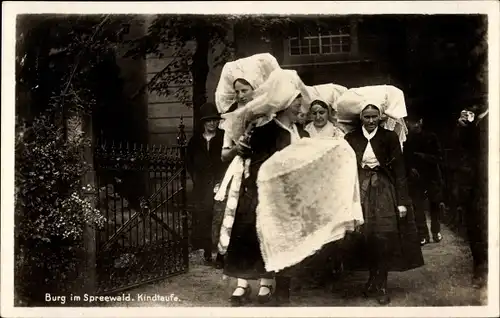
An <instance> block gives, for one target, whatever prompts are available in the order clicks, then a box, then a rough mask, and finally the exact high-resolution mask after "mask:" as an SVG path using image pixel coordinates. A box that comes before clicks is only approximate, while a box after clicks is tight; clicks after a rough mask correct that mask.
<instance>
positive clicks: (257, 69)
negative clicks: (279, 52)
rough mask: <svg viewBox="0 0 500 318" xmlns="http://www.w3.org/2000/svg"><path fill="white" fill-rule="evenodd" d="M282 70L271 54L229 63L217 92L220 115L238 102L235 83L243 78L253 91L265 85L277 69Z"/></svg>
mask: <svg viewBox="0 0 500 318" xmlns="http://www.w3.org/2000/svg"><path fill="white" fill-rule="evenodd" d="M278 68H280V66H279V64H278V61H276V58H275V57H274V56H272V55H271V54H269V53H259V54H255V55H252V56H249V57H245V58H242V59H238V60H236V61H231V62H227V63H226V64H225V65H224V67H223V68H222V72H221V76H220V80H219V84H218V85H217V89H216V90H215V105H216V106H217V110H218V111H219V113H225V112H227V110H228V109H229V108H230V107H231V105H232V104H234V102H235V101H236V94H235V92H234V87H233V85H234V81H235V80H237V79H239V78H242V79H244V80H246V81H247V82H248V83H250V85H252V87H253V89H254V90H255V89H257V88H258V87H259V86H260V85H261V84H262V83H264V82H265V81H266V80H267V78H268V77H269V75H270V74H271V73H272V71H274V70H275V69H278Z"/></svg>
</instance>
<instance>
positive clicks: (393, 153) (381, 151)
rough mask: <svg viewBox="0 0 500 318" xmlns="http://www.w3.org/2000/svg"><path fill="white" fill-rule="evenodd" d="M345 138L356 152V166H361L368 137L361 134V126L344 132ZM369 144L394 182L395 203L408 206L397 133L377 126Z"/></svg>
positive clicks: (406, 187) (402, 159)
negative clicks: (346, 132)
mask: <svg viewBox="0 0 500 318" xmlns="http://www.w3.org/2000/svg"><path fill="white" fill-rule="evenodd" d="M345 139H346V140H347V142H348V143H349V144H350V145H351V147H352V149H353V150H354V152H355V153H356V160H357V162H358V167H359V168H362V167H361V160H362V159H363V154H364V152H365V149H366V146H367V145H368V139H366V138H365V136H364V135H363V132H362V130H361V127H360V128H357V129H355V130H353V131H352V132H350V133H348V134H346V136H345ZM371 144H372V148H373V152H374V153H375V156H376V157H377V160H378V161H379V163H380V167H381V168H382V170H383V171H385V172H386V173H387V175H388V177H389V179H390V180H391V182H392V183H393V184H394V187H395V190H396V200H397V204H398V205H403V206H409V205H410V204H411V200H410V198H409V196H408V185H407V177H406V169H405V163H404V158H403V153H402V151H401V146H400V143H399V138H398V135H397V134H396V133H395V132H393V131H389V130H386V129H384V128H382V127H379V128H378V131H377V133H376V134H375V136H374V137H373V138H372V140H371Z"/></svg>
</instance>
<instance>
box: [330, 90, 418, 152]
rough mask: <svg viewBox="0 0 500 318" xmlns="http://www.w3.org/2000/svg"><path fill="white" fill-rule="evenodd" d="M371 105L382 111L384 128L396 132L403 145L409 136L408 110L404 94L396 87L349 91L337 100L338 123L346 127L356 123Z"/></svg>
mask: <svg viewBox="0 0 500 318" xmlns="http://www.w3.org/2000/svg"><path fill="white" fill-rule="evenodd" d="M369 104H372V105H374V106H377V107H378V108H379V109H380V112H381V114H382V119H383V120H382V124H381V125H382V127H384V128H386V129H388V130H392V131H395V132H396V133H397V134H398V136H399V141H400V143H401V144H403V143H404V142H405V141H406V135H407V134H408V129H407V128H406V124H405V122H404V117H406V116H407V110H406V104H405V97H404V93H403V91H402V90H400V89H399V88H397V87H395V86H391V85H375V86H364V87H358V88H351V89H349V90H347V91H346V92H344V93H343V94H342V95H341V96H340V97H339V99H338V100H337V117H338V121H339V122H340V123H343V124H346V125H351V124H352V123H356V122H357V121H358V119H359V115H360V114H361V111H362V110H363V109H364V108H365V107H366V106H367V105H369Z"/></svg>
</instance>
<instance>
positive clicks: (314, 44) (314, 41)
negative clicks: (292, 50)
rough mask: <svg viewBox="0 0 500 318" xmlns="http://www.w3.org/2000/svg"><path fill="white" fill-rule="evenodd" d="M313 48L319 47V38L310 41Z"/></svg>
mask: <svg viewBox="0 0 500 318" xmlns="http://www.w3.org/2000/svg"><path fill="white" fill-rule="evenodd" d="M310 43H311V46H319V38H313V39H311V40H310Z"/></svg>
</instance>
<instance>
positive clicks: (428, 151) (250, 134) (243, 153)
mask: <svg viewBox="0 0 500 318" xmlns="http://www.w3.org/2000/svg"><path fill="white" fill-rule="evenodd" d="M263 61H264V62H263ZM273 71H274V72H281V70H280V68H279V65H278V64H277V62H276V61H275V59H274V58H273V57H272V56H270V55H269V54H261V55H257V56H253V57H250V58H246V59H242V60H238V61H235V62H229V63H227V64H226V66H225V67H224V69H223V71H222V75H221V81H220V82H219V86H218V87H217V92H216V103H215V104H212V103H206V104H204V105H203V106H202V107H201V109H200V115H201V129H199V130H198V131H197V132H196V133H195V134H194V135H193V137H192V138H191V139H190V141H189V143H188V155H187V170H188V172H189V174H190V176H191V179H192V180H193V185H194V188H193V193H192V197H193V198H194V201H195V211H194V214H193V218H192V240H191V245H192V247H193V248H194V249H203V250H204V257H205V261H206V262H207V263H212V251H213V249H214V246H215V245H218V254H217V258H216V260H215V265H216V266H217V267H218V268H223V272H224V274H225V275H227V276H229V277H233V278H236V280H237V284H236V288H235V290H234V291H233V293H232V295H231V297H230V302H231V304H232V305H233V306H242V305H244V304H245V303H247V302H248V301H249V299H250V295H251V294H252V291H251V288H250V285H249V283H248V280H255V279H258V280H260V287H259V290H258V292H257V300H258V302H259V303H260V304H271V303H275V304H286V303H288V302H289V301H290V287H291V279H292V277H293V272H291V271H287V270H286V269H285V270H282V271H268V270H266V264H265V261H264V258H263V255H262V246H263V245H262V244H263V243H262V242H261V236H260V235H259V232H258V230H257V219H258V215H257V210H258V209H257V206H258V204H259V187H258V186H257V184H258V182H257V180H258V177H259V169H260V168H261V166H262V164H263V163H265V162H266V160H268V159H269V158H271V157H272V156H273V155H275V154H276V153H278V152H280V151H282V150H283V149H285V148H286V147H288V146H290V145H291V144H293V143H295V142H296V141H297V140H301V139H303V138H311V139H314V138H323V139H325V138H326V139H328V138H330V139H331V140H332V142H333V141H335V140H340V139H342V140H344V141H346V142H347V143H348V144H349V145H350V147H351V148H352V152H353V154H354V155H355V160H356V164H357V177H358V178H359V199H360V200H359V201H360V205H361V209H362V216H363V220H362V221H361V222H359V221H357V220H353V222H354V224H355V228H354V230H353V231H346V234H345V236H344V238H345V241H346V242H347V241H349V242H351V243H352V241H353V240H352V238H356V240H354V241H356V244H357V247H361V248H352V249H349V248H350V247H351V246H349V247H348V248H343V249H336V250H334V252H335V253H338V254H340V255H335V257H332V258H330V259H331V260H334V261H333V262H334V263H335V264H325V266H326V267H329V268H334V269H336V270H338V269H339V268H344V269H349V268H351V269H353V270H356V269H360V268H361V269H363V270H366V271H368V272H369V277H368V280H367V282H366V284H365V286H364V288H363V294H364V295H365V296H366V297H373V298H375V299H376V300H377V301H378V303H380V304H387V303H389V302H390V297H389V293H388V289H387V280H388V273H389V272H390V271H406V270H410V269H414V268H418V267H420V266H423V265H424V259H423V255H422V251H421V246H422V245H425V244H427V243H428V242H429V241H430V235H429V230H428V228H427V222H426V218H425V212H424V210H425V207H424V206H422V205H421V204H420V203H421V202H423V199H425V198H427V199H428V201H429V202H430V209H429V212H430V214H431V234H432V238H433V240H434V241H435V242H439V241H441V240H442V238H443V237H442V235H441V230H440V223H439V222H440V221H439V215H440V209H442V206H443V205H442V202H443V199H442V184H441V182H442V178H440V177H439V176H440V172H439V161H440V160H441V158H440V156H441V155H440V153H439V151H438V150H439V146H438V143H437V140H436V139H435V138H434V137H435V136H433V135H431V134H425V135H424V133H422V131H421V126H422V125H421V124H422V122H421V121H419V120H413V119H411V118H410V119H409V120H408V121H407V123H408V126H409V128H410V129H409V130H410V133H409V134H408V138H406V131H405V129H406V127H399V133H396V132H395V130H396V129H395V128H394V125H392V127H391V128H392V129H391V128H387V127H388V126H387V125H385V127H386V128H384V125H382V123H383V122H385V121H384V120H385V118H386V117H387V112H386V110H387V107H386V106H385V105H383V102H380V100H377V99H370V98H362V99H360V100H359V101H357V102H356V108H357V109H358V110H357V116H358V118H357V119H358V120H356V121H353V122H351V123H349V125H347V126H346V125H343V124H342V123H339V122H338V120H337V109H336V107H335V100H336V99H337V100H338V98H337V97H338V95H339V94H341V93H342V92H343V90H340V93H339V92H338V91H337V92H332V94H331V96H328V97H327V96H325V95H324V94H323V95H322V94H314V93H310V92H311V91H310V90H309V91H308V89H307V88H308V87H306V86H303V87H305V88H306V89H303V90H301V88H300V85H298V86H290V85H289V84H290V83H289V82H288V80H289V79H288V78H287V77H286V76H287V75H286V74H288V73H286V72H282V73H283V74H284V75H283V76H281V77H276V76H275V77H274V79H273V80H275V81H278V82H277V84H276V83H274V84H272V85H268V84H265V83H266V81H270V80H271V79H270V77H272V76H270V75H269V74H271V73H273ZM277 78H278V80H276V79H277ZM280 81H281V82H280ZM290 81H291V82H293V80H292V79H291V78H290ZM299 81H300V80H299ZM282 83H283V85H284V86H280V85H282ZM276 85H278V86H279V87H278V86H276ZM286 85H288V86H286ZM270 87H273V89H272V91H269V90H270ZM280 87H285V88H283V89H281V88H280ZM309 88H310V87H309ZM266 89H267V90H268V91H265V90H266ZM279 94H281V95H280V96H279V98H277V97H276V96H278V95H279ZM332 96H334V97H333V98H331V97H332ZM249 105H257V106H255V109H257V108H258V107H261V109H266V111H265V112H260V113H258V112H257V111H246V112H243V111H242V110H243V109H248V108H249ZM264 106H266V107H267V106H269V107H267V108H266V107H264ZM250 108H252V107H250ZM405 111H406V110H405ZM403 113H405V112H403ZM228 114H231V116H228ZM236 114H238V115H236ZM230 119H231V120H233V121H234V120H236V119H238V120H239V121H240V122H239V124H235V123H234V122H230V121H231V120H230ZM400 119H401V118H396V121H397V122H398V123H399V124H400V125H401V121H400ZM403 123H404V122H403ZM403 126H404V124H403ZM402 135H403V136H404V137H403V140H405V142H404V144H402V138H401V136H402ZM403 149H404V150H403ZM238 167H240V168H238ZM318 169H321V167H318ZM332 182H334V181H332ZM481 195H482V197H484V191H483V192H481ZM218 196H219V199H218V200H221V197H223V198H224V201H223V203H224V205H225V206H224V208H225V210H224V216H223V218H222V219H221V220H220V222H218V223H219V224H218V227H217V230H216V232H217V233H220V237H219V236H218V237H217V239H216V240H213V234H212V233H213V229H212V223H213V218H214V205H216V204H217V197H218ZM483 201H484V200H483ZM483 201H482V202H483ZM306 213H307V212H306ZM331 213H336V211H331ZM353 219H354V218H353ZM479 219H480V218H479V217H476V220H479ZM480 222H483V223H481V225H479V223H480ZM476 223H477V224H478V226H484V220H483V219H481V220H479V221H477V222H476ZM219 228H220V230H219ZM471 232H474V231H473V230H472V231H471ZM472 235H474V233H473V234H472ZM476 236H478V235H476ZM347 238H351V240H347ZM340 241H343V240H342V239H341V240H340ZM482 242H483V245H481V248H483V247H484V239H483V240H482ZM336 243H338V242H336ZM351 243H350V244H351ZM478 244H479V243H478ZM481 248H476V250H480V249H481ZM342 251H343V252H342ZM356 253H359V254H356ZM476 254H479V252H478V253H476ZM479 258H480V257H479ZM352 260H354V262H353V261H352ZM355 263H356V264H355ZM479 263H481V264H479ZM478 264H479V265H477V267H481V268H484V261H482V262H479V261H478ZM477 272H478V273H481V274H477V275H482V273H483V272H484V270H483V271H482V272H481V270H479V269H478V270H477Z"/></svg>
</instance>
